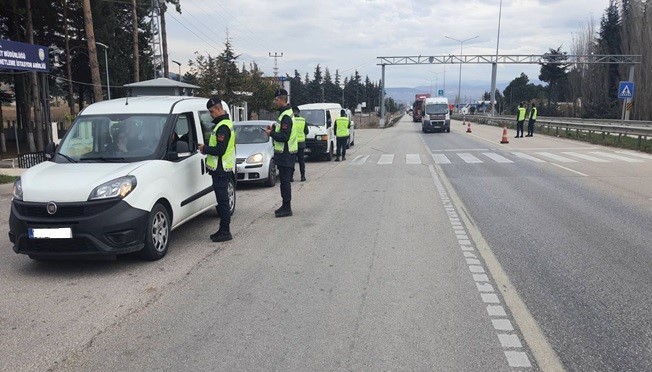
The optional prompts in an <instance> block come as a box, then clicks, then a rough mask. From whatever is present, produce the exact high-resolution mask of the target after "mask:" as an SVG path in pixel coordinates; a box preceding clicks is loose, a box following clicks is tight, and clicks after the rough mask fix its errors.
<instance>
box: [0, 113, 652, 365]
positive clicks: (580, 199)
mask: <svg viewBox="0 0 652 372" xmlns="http://www.w3.org/2000/svg"><path fill="white" fill-rule="evenodd" d="M407 119H408V118H405V119H404V120H403V121H402V122H401V123H399V125H398V126H397V127H394V128H388V129H384V130H381V129H376V130H374V129H366V130H359V131H357V132H356V145H355V146H354V147H352V148H351V149H350V151H349V153H348V154H347V161H346V162H341V163H335V162H330V163H328V162H317V161H311V162H309V163H308V166H307V169H308V171H307V177H308V181H307V182H305V183H298V182H297V183H294V184H293V210H294V216H293V217H290V218H285V219H276V218H274V215H273V210H274V209H276V208H277V207H278V206H279V205H280V195H279V191H278V187H275V188H264V187H257V186H242V187H240V188H239V190H238V204H237V210H236V214H235V216H234V218H233V222H232V231H233V232H234V238H235V239H234V240H233V241H232V242H228V243H224V244H215V243H212V242H210V240H209V239H208V235H209V234H210V233H212V232H213V231H214V230H215V229H216V228H217V221H216V215H215V214H214V213H213V212H210V213H206V214H205V215H203V216H200V217H199V218H197V219H196V220H194V221H192V222H190V223H187V224H185V225H183V226H182V227H180V228H179V229H177V230H175V231H174V232H173V237H172V242H171V244H172V245H171V248H170V251H169V253H168V255H167V256H166V257H165V258H164V259H163V260H161V261H158V262H153V263H152V262H141V261H139V260H138V259H137V258H135V257H131V256H129V257H121V258H119V259H118V260H116V261H109V262H104V261H99V262H69V261H65V262H33V261H31V260H29V259H28V258H27V257H25V256H19V255H16V254H14V253H13V251H12V250H11V244H10V243H9V241H8V239H5V240H4V242H3V243H2V244H1V245H0V281H2V286H0V370H107V369H111V370H127V369H128V370H235V369H241V370H261V369H262V370H270V369H274V370H334V369H337V370H339V369H347V370H380V369H382V370H387V369H393V370H396V369H410V370H440V371H453V370H491V371H501V370H539V369H543V370H557V369H562V368H565V369H568V370H645V369H646V368H649V365H652V360H651V359H650V358H651V356H652V349H651V347H652V341H650V340H651V339H652V321H651V320H652V315H651V310H650V306H649V301H650V300H649V299H650V298H651V296H650V294H651V293H650V292H651V291H652V290H651V288H652V286H650V282H651V280H650V276H651V274H650V270H649V268H650V267H651V266H652V265H651V264H652V252H651V248H650V244H649V242H650V241H652V239H651V238H652V232H651V231H650V226H652V223H651V222H652V217H651V213H650V210H651V208H650V207H651V206H652V186H651V185H652V183H651V182H650V181H651V178H652V171H651V170H650V169H651V168H652V167H650V164H651V163H652V158H645V157H637V156H634V155H631V154H622V153H616V152H614V150H612V149H605V148H602V147H599V146H588V145H585V144H578V143H575V142H571V141H566V140H559V139H554V138H544V137H539V136H535V137H534V138H524V139H514V138H510V142H511V143H510V144H509V145H506V146H501V145H499V144H498V141H499V140H500V135H501V132H500V130H498V129H496V128H492V127H474V128H473V133H466V132H465V130H466V127H464V128H462V126H461V125H460V123H454V125H453V133H432V134H422V133H421V132H420V131H419V130H418V129H419V127H418V125H417V124H413V123H411V122H410V121H408V120H407ZM512 135H513V133H512ZM568 152H572V153H575V155H572V154H564V153H568ZM596 152H597V153H608V154H611V155H616V156H619V157H621V158H622V157H625V158H627V159H638V160H640V162H629V161H625V160H622V159H621V160H619V159H616V158H609V157H607V156H605V155H604V154H596ZM514 153H517V154H519V155H515V154H514ZM541 153H545V155H542V154H541ZM577 153H579V154H580V155H584V158H582V157H578V155H576V154H577ZM487 154H490V155H487ZM523 154H525V155H526V156H524V155H523ZM550 154H552V155H553V157H550ZM469 155H470V156H469ZM527 155H529V156H531V157H532V158H534V159H539V160H541V161H535V160H532V159H531V158H527ZM554 155H556V156H563V158H565V159H570V158H572V159H574V160H577V162H576V163H573V162H567V161H566V160H560V158H559V157H557V158H555V157H554ZM587 157H593V158H598V159H602V160H606V159H608V160H609V162H596V161H595V160H594V161H590V160H587V159H588V158H587ZM474 158H475V159H476V160H474ZM445 159H446V160H448V162H449V163H450V164H447V163H446V161H445ZM503 159H506V160H507V161H505V160H503ZM476 161H479V162H476ZM508 161H511V163H510V162H508ZM555 164H556V165H555ZM6 190H8V189H7V188H3V189H2V195H1V196H0V208H3V209H4V210H5V211H6V213H5V214H4V221H3V223H2V226H1V228H0V234H3V235H4V236H6V233H7V222H6V219H7V215H8V211H9V205H10V195H9V194H8V191H6Z"/></svg>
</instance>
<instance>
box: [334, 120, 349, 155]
mask: <svg viewBox="0 0 652 372" xmlns="http://www.w3.org/2000/svg"><path fill="white" fill-rule="evenodd" d="M350 128H351V121H350V120H349V118H348V116H346V110H344V109H342V110H340V117H339V118H337V119H335V128H334V130H335V138H337V154H336V156H335V161H340V154H342V160H346V145H347V143H348V142H349V129H350Z"/></svg>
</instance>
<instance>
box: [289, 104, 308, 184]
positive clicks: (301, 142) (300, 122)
mask: <svg viewBox="0 0 652 372" xmlns="http://www.w3.org/2000/svg"><path fill="white" fill-rule="evenodd" d="M292 113H293V114H294V118H293V119H292V120H293V125H294V130H295V131H296V133H297V143H298V150H297V161H298V162H299V171H300V172H301V182H305V180H306V135H308V126H306V119H305V118H303V117H301V116H299V113H301V110H299V108H298V107H297V106H292ZM290 181H291V182H294V170H293V171H292V178H291V179H290Z"/></svg>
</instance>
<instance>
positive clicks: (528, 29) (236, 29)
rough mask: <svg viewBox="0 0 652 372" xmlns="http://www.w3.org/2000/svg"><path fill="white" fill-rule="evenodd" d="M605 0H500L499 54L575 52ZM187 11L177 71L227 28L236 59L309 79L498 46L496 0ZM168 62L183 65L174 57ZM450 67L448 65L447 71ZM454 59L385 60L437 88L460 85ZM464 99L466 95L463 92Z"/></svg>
mask: <svg viewBox="0 0 652 372" xmlns="http://www.w3.org/2000/svg"><path fill="white" fill-rule="evenodd" d="M608 5H609V0H566V1H562V0H503V4H502V20H501V26H500V46H499V54H537V55H538V54H543V53H545V52H547V51H548V49H549V48H557V47H559V46H562V50H563V51H566V52H570V49H569V47H570V45H571V41H572V39H573V34H576V33H577V32H578V30H580V29H583V28H585V26H586V25H587V23H588V22H590V21H591V19H593V20H594V22H595V23H596V24H597V25H599V21H600V18H601V17H602V15H603V13H604V10H605V9H606V8H607V6H608ZM181 7H182V14H178V13H176V12H174V11H173V10H172V9H171V11H170V12H168V13H167V17H166V20H167V26H168V44H169V52H170V60H175V61H178V62H181V64H182V66H181V72H182V73H185V71H186V70H187V68H188V66H187V61H188V60H189V59H193V60H194V59H195V52H198V53H200V54H204V55H206V54H211V55H212V56H217V55H218V54H219V53H221V52H222V51H223V50H224V41H225V39H226V30H227V28H228V32H229V37H230V39H231V43H232V45H233V48H234V51H235V53H236V54H240V55H241V56H240V58H239V61H241V62H246V63H247V64H248V63H249V62H252V61H255V62H256V63H258V65H259V67H260V68H261V69H262V70H263V71H264V72H265V74H266V75H268V76H272V75H273V67H274V59H273V58H270V57H269V53H275V52H276V53H279V54H280V53H283V57H281V58H278V71H279V74H282V75H285V74H286V73H288V74H290V75H291V76H292V75H294V70H295V69H296V70H298V71H299V73H301V75H302V76H305V74H306V72H307V73H309V74H310V76H311V78H312V75H313V73H314V69H315V66H316V65H317V64H320V65H321V67H322V70H323V69H324V68H326V67H327V68H328V69H329V70H330V72H331V74H332V75H334V74H335V70H339V71H340V73H341V74H342V75H343V76H350V75H351V74H353V72H354V71H355V69H357V70H358V71H359V73H360V75H362V77H363V78H364V77H365V76H366V75H368V76H369V78H370V79H372V80H373V81H378V80H380V78H381V68H380V66H378V65H377V63H378V60H377V57H379V56H415V55H448V54H456V55H459V53H460V43H459V42H456V41H453V40H449V39H447V38H445V36H449V37H452V38H455V39H458V40H464V39H468V38H472V37H474V36H479V37H478V38H476V39H474V40H472V41H469V42H465V43H464V45H463V54H465V55H467V54H473V55H475V54H490V55H494V54H495V53H496V38H497V31H498V13H499V8H500V0H479V1H476V0H457V1H456V0H418V1H417V0H406V1H398V0H347V1H341V0H321V1H318V0H283V1H271V0H238V1H215V0H181ZM170 66H171V67H170V69H171V70H172V71H174V72H177V71H178V66H177V65H176V64H174V63H172V62H170ZM444 70H445V72H444ZM521 72H525V73H526V74H527V75H528V76H529V77H530V80H531V81H532V80H534V81H535V82H538V79H537V77H538V74H539V67H538V66H537V65H509V66H508V65H502V66H499V68H498V79H497V80H498V81H499V83H501V82H503V83H504V82H509V81H511V80H513V79H514V78H515V77H517V76H518V75H519V74H520V73H521ZM458 76H459V64H458V65H446V66H445V67H444V66H443V65H419V66H388V67H387V68H386V81H387V86H388V87H416V86H428V85H438V86H439V89H441V88H442V87H443V80H444V78H445V79H446V90H447V92H450V91H451V90H456V89H457V83H458ZM462 80H463V85H464V84H465V83H468V84H473V83H475V84H482V83H486V84H487V90H489V86H490V82H491V66H490V65H470V64H469V65H464V66H463V67H462ZM462 96H464V92H462Z"/></svg>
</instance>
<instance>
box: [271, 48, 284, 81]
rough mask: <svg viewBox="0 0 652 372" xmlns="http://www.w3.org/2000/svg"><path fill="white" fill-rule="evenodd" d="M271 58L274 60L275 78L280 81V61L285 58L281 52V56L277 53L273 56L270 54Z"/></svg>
mask: <svg viewBox="0 0 652 372" xmlns="http://www.w3.org/2000/svg"><path fill="white" fill-rule="evenodd" d="M269 56H270V57H272V58H274V78H277V79H278V59H279V58H281V57H283V52H281V54H278V53H277V52H274V54H272V52H269Z"/></svg>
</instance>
